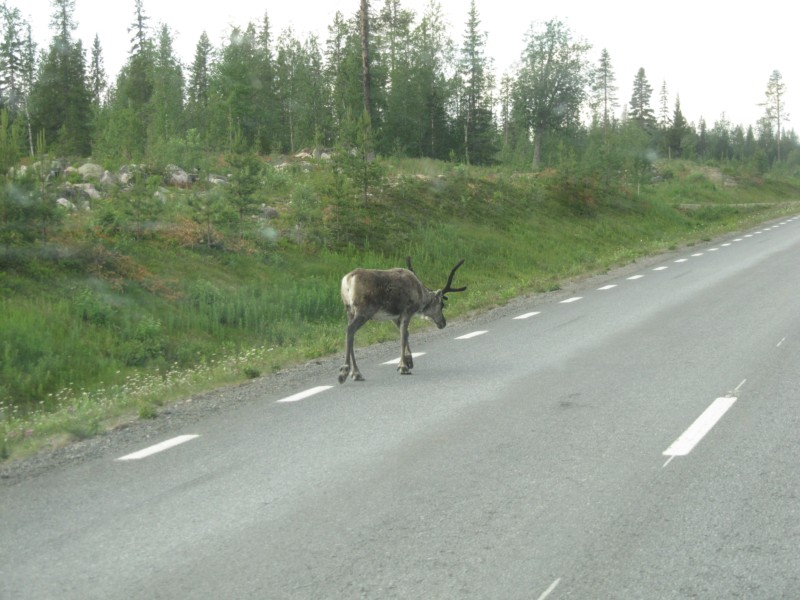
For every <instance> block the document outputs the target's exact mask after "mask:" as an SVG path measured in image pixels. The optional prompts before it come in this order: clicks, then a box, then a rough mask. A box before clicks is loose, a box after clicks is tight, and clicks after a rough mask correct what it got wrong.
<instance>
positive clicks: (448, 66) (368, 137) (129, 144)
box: [0, 0, 800, 173]
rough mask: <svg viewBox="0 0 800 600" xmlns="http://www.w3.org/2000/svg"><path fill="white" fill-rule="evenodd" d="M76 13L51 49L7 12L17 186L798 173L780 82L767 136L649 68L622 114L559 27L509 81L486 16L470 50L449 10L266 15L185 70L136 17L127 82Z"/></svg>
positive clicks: (534, 42) (4, 141) (533, 43)
mask: <svg viewBox="0 0 800 600" xmlns="http://www.w3.org/2000/svg"><path fill="white" fill-rule="evenodd" d="M79 1H80V0H52V3H51V6H52V14H51V31H52V41H51V42H50V44H49V46H47V47H40V46H39V44H38V43H37V40H34V39H33V38H32V34H31V27H30V24H29V23H27V22H26V21H25V19H24V18H23V16H22V14H21V12H20V11H19V9H16V8H9V7H7V6H5V5H0V9H2V15H1V16H2V18H1V19H0V40H1V43H0V102H1V103H2V107H1V113H0V115H1V116H2V120H1V121H0V169H2V172H3V173H5V172H7V170H8V168H9V167H11V166H13V165H14V164H16V163H18V162H19V161H20V160H25V159H26V157H35V156H37V155H45V154H49V155H51V156H53V155H57V156H64V157H86V156H93V157H94V158H95V160H98V161H103V162H105V163H107V164H111V165H113V164H116V165H119V164H124V163H129V162H146V163H149V164H168V163H175V164H181V165H183V166H185V167H196V166H198V163H199V162H200V158H199V156H200V155H201V154H206V155H207V154H208V153H209V152H211V153H213V152H220V153H223V152H227V151H230V150H231V148H232V147H233V146H234V145H235V144H239V145H244V146H245V147H247V149H248V150H249V151H253V152H255V153H258V154H262V155H267V154H286V153H295V152H297V151H298V150H299V149H301V148H334V147H337V146H338V147H350V148H352V147H354V146H355V147H360V148H364V149H366V150H368V152H369V153H370V154H378V155H383V156H403V157H428V158H434V159H440V160H449V161H456V162H461V163H467V164H490V163H503V164H507V165H509V166H512V167H518V168H540V167H547V166H554V167H558V166H559V165H561V164H563V163H564V162H565V161H569V163H570V164H584V165H587V164H595V163H598V162H600V163H602V164H603V166H604V168H606V169H608V168H611V169H616V170H617V171H618V170H619V169H625V170H627V171H630V172H635V171H636V170H637V169H641V168H643V165H646V163H647V162H648V157H652V156H661V157H682V158H686V159H690V160H700V161H703V160H715V161H737V162H740V163H741V164H742V165H744V166H746V167H748V168H752V169H753V170H755V171H757V172H764V171H765V170H767V169H770V168H772V167H773V166H775V165H776V164H781V165H783V164H787V163H788V164H790V165H795V166H796V165H797V164H798V163H800V152H799V151H798V139H797V136H796V134H795V133H794V131H792V130H789V131H786V130H785V122H786V121H787V118H788V115H786V114H785V108H784V104H783V99H784V94H785V85H784V83H783V81H782V78H781V75H780V73H779V72H778V71H774V72H773V73H772V74H765V79H767V78H768V83H767V85H766V89H765V96H764V115H763V118H762V119H760V120H759V122H758V123H756V124H753V125H748V126H744V125H741V124H733V123H730V122H728V121H726V120H725V119H724V117H723V118H720V120H718V121H716V122H714V123H713V124H711V125H708V124H707V123H706V122H705V121H704V120H701V121H700V122H699V123H697V124H694V123H689V122H687V120H686V119H685V118H684V116H683V114H682V112H681V108H680V99H679V98H675V100H674V102H672V101H670V99H669V95H668V90H667V83H666V82H664V83H663V85H662V86H661V88H660V93H659V94H657V97H656V99H655V100H654V98H653V87H652V85H651V83H650V82H649V81H648V80H647V76H646V71H645V68H644V66H643V67H642V68H641V69H640V70H639V71H638V72H637V73H636V74H635V76H634V91H633V94H632V97H631V98H630V99H622V98H619V97H618V95H617V90H618V88H617V86H616V78H617V74H616V73H615V72H614V68H613V62H612V60H613V57H610V56H609V54H608V52H606V51H605V50H603V51H601V52H600V53H599V59H598V60H597V61H596V62H594V61H592V60H591V59H590V52H591V51H592V48H591V46H590V45H589V44H587V43H586V42H585V41H583V40H582V39H580V38H579V37H578V36H577V35H576V34H575V33H574V32H572V31H570V30H569V28H568V27H567V26H566V25H565V24H563V23H562V22H560V21H558V20H553V21H549V22H545V23H534V24H532V25H531V27H530V30H529V32H528V34H527V36H526V39H525V40H524V42H525V43H524V50H523V52H522V54H521V56H520V61H519V63H518V65H519V66H518V67H517V70H516V72H514V73H508V74H504V75H503V76H502V78H501V79H500V80H499V81H498V80H497V78H496V76H495V74H494V68H493V61H492V58H491V57H489V56H487V54H486V39H487V38H486V34H485V33H484V32H483V31H482V30H481V21H480V15H479V13H478V11H477V9H476V6H475V2H474V0H473V2H471V4H470V8H469V11H468V17H467V21H466V23H465V24H464V29H463V34H462V35H461V36H460V39H456V40H454V39H453V38H452V37H451V35H450V32H448V31H447V30H446V28H445V26H444V24H443V23H444V18H443V14H442V12H441V7H440V6H439V5H438V4H437V3H435V2H432V3H431V4H430V5H429V6H428V8H427V9H426V11H425V12H424V14H422V15H417V14H415V13H414V12H413V11H411V10H408V9H406V8H404V7H403V6H402V4H401V1H400V0H381V1H380V2H379V1H378V0H374V1H373V3H372V6H369V8H368V10H367V11H366V12H364V11H363V9H362V6H364V7H367V6H368V4H369V3H368V2H366V0H362V2H361V3H360V4H361V5H359V3H358V2H356V0H353V4H354V6H353V15H351V16H346V15H343V14H341V13H337V14H336V15H335V17H334V20H333V22H332V23H331V24H330V25H329V27H328V31H327V36H326V37H325V39H324V40H323V39H319V38H318V37H316V36H313V35H309V36H308V37H306V38H305V39H299V38H298V37H297V36H296V35H295V33H294V32H293V31H292V30H291V29H289V30H285V31H283V32H281V33H280V34H279V35H277V36H275V34H274V32H273V31H272V29H271V27H270V20H269V14H268V12H266V13H265V14H264V16H263V19H262V20H261V22H257V23H252V22H250V23H247V24H244V25H242V26H236V27H233V28H231V30H230V32H229V34H228V35H227V39H226V40H224V41H223V42H222V43H221V45H220V47H214V46H213V45H212V44H211V42H210V41H209V38H208V36H207V35H206V34H205V33H204V34H203V35H201V37H200V39H199V40H198V41H197V45H196V51H195V54H194V58H193V60H192V62H191V64H188V65H184V64H181V61H180V60H179V59H178V58H177V57H176V55H175V52H174V49H173V35H172V31H171V29H170V27H169V25H168V24H159V25H158V26H153V25H152V24H151V23H150V19H149V18H148V15H147V13H146V9H145V6H144V2H143V0H135V1H134V11H133V14H131V24H130V27H129V29H128V32H127V33H128V35H129V37H130V40H131V46H130V53H129V56H128V58H127V61H126V62H125V64H124V65H123V67H122V68H121V70H120V72H119V73H117V74H109V73H107V72H106V71H105V69H104V62H103V49H102V48H101V46H100V43H99V38H98V37H95V39H94V41H93V44H92V45H91V47H88V48H87V47H85V46H84V42H83V41H82V40H80V39H76V38H75V35H74V32H75V30H76V22H75V17H74V12H75V4H76V2H79ZM362 15H363V16H365V17H366V18H362ZM122 34H123V32H120V35H122ZM720 110H721V113H720V114H724V107H720Z"/></svg>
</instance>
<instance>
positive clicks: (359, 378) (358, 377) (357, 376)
mask: <svg viewBox="0 0 800 600" xmlns="http://www.w3.org/2000/svg"><path fill="white" fill-rule="evenodd" d="M353 381H364V376H363V375H362V374H361V373H353Z"/></svg>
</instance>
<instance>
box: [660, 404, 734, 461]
mask: <svg viewBox="0 0 800 600" xmlns="http://www.w3.org/2000/svg"><path fill="white" fill-rule="evenodd" d="M734 402H736V398H735V397H734V396H725V397H724V398H717V399H716V400H714V402H712V403H711V406H709V407H708V408H707V409H705V411H703V414H702V415H700V416H699V417H697V420H696V421H695V422H694V423H692V424H691V425H690V426H689V428H688V429H687V430H686V431H684V432H683V433H682V434H681V436H680V437H679V438H678V439H677V440H675V441H674V442H673V443H672V445H671V446H670V447H669V448H667V449H666V450H664V452H663V454H664V456H672V457H674V456H686V455H687V454H689V452H691V451H692V449H693V448H694V447H695V446H696V445H697V444H698V443H699V442H700V440H702V439H703V438H704V437H705V435H706V434H707V433H708V432H709V431H711V429H712V427H714V425H716V424H717V421H719V420H720V419H721V418H722V416H723V415H724V414H725V413H726V412H728V409H729V408H730V407H731V406H733V403H734Z"/></svg>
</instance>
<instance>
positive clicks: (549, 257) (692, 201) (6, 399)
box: [0, 161, 800, 459]
mask: <svg viewBox="0 0 800 600" xmlns="http://www.w3.org/2000/svg"><path fill="white" fill-rule="evenodd" d="M394 169H395V170H394V172H393V173H392V174H391V176H390V177H389V178H388V180H387V181H388V182H389V183H387V184H386V185H385V186H384V187H383V188H382V189H381V190H380V192H379V193H375V194H374V195H373V196H372V197H370V199H369V200H368V202H367V203H366V205H364V206H358V207H355V208H354V207H344V206H343V205H342V204H341V203H338V204H337V203H336V202H333V201H331V200H330V198H329V197H328V193H327V192H325V191H324V190H326V189H328V188H326V185H325V184H326V182H325V181H324V180H322V179H321V176H320V175H319V174H314V173H311V174H307V173H297V174H295V175H294V176H292V177H291V178H286V177H284V178H282V179H281V181H280V185H274V186H273V189H272V192H273V194H274V196H273V197H272V198H271V199H270V200H271V203H272V204H273V205H274V206H275V207H276V208H277V212H278V213H279V216H278V217H277V218H274V219H272V220H271V221H269V222H268V223H262V224H261V225H259V227H261V229H262V230H263V238H264V240H266V242H264V243H263V244H261V245H260V246H253V245H248V244H247V243H244V242H242V243H233V242H229V243H228V244H226V245H225V247H224V248H221V247H218V246H214V247H208V246H206V245H203V244H197V243H195V241H196V239H197V236H198V227H199V225H197V223H196V222H193V221H192V220H191V219H189V218H187V217H186V216H185V208H186V206H187V205H188V202H189V201H190V197H191V196H190V193H188V192H187V194H186V195H185V196H182V195H178V196H176V197H175V198H173V200H172V201H171V208H170V211H169V212H168V213H167V214H164V215H162V217H161V219H162V221H161V222H160V223H159V225H158V226H151V227H149V228H148V229H147V230H146V231H145V230H144V229H143V228H141V227H138V228H136V230H135V235H134V234H131V233H130V232H127V233H126V232H124V231H120V230H119V228H116V229H113V230H112V229H110V228H107V227H106V228H104V227H103V226H102V221H108V220H109V219H108V217H107V214H108V213H107V212H106V213H105V214H106V216H105V217H103V214H104V213H103V212H102V207H101V208H97V209H96V210H93V211H91V212H87V213H78V214H73V215H70V216H69V217H68V219H67V221H66V224H65V225H64V226H63V228H62V229H61V231H60V232H59V234H58V236H57V237H56V239H53V240H51V241H50V242H49V243H48V244H47V245H46V246H41V247H39V248H37V249H35V255H34V256H32V257H29V259H26V260H25V261H24V268H19V269H9V270H7V271H4V272H0V292H2V295H1V296H0V451H1V452H0V453H1V454H2V457H3V458H4V459H7V458H9V457H11V458H14V457H21V456H25V455H26V454H30V453H31V452H35V451H37V450H39V449H41V448H43V447H47V446H51V447H52V446H56V445H62V444H65V443H68V442H69V441H71V440H74V439H80V438H84V437H87V436H91V435H95V434H97V433H99V432H102V431H105V430H107V429H109V428H113V427H114V426H116V425H118V424H120V423H122V422H125V421H129V420H131V419H133V418H152V417H155V416H157V414H158V409H159V407H160V406H163V405H165V404H168V403H170V402H172V401H174V400H177V399H180V398H182V397H186V396H189V395H191V394H195V393H198V392H200V391H204V390H208V389H213V388H215V387H220V386H225V385H229V384H233V383H236V382H240V381H243V380H245V379H247V378H254V377H259V376H263V375H267V374H269V373H271V372H275V371H277V370H280V369H281V368H284V367H286V366H289V365H291V364H296V363H298V362H302V361H306V360H309V359H312V358H314V357H320V356H327V355H330V354H332V353H337V352H340V351H341V346H342V344H343V328H344V322H345V318H344V314H343V310H342V307H341V301H340V299H339V295H338V288H339V280H340V278H341V276H342V275H343V274H344V273H345V272H347V271H349V270H350V269H352V268H354V267H356V266H366V267H378V268H384V267H385V268H388V267H392V266H403V265H404V264H405V261H404V257H405V256H406V255H411V256H412V257H413V260H414V266H415V269H416V271H417V273H419V275H420V277H421V278H422V279H423V282H424V283H426V284H427V285H429V286H431V287H437V286H441V285H443V284H444V281H443V279H444V277H446V275H447V273H448V271H449V269H450V268H451V267H452V265H453V264H454V263H455V261H456V260H457V259H459V258H461V257H466V259H467V262H466V265H465V266H464V267H462V269H461V270H460V271H459V274H458V279H459V281H458V284H459V285H468V286H469V292H468V293H467V294H459V295H456V296H453V298H452V301H451V302H450V303H449V305H448V310H447V314H448V318H450V319H452V318H455V317H458V316H459V315H463V314H466V313H468V312H471V311H475V310H481V309H485V308H488V307H492V306H496V305H498V304H502V303H504V302H506V301H508V300H509V299H511V298H513V297H516V296H518V295H521V294H527V293H536V292H542V291H548V290H553V289H557V288H558V287H559V285H560V283H561V282H563V281H564V280H567V279H570V278H574V277H577V276H582V275H585V274H591V273H600V272H603V271H605V270H608V269H609V268H611V267H614V266H619V265H623V264H626V263H629V262H631V261H634V260H636V259H637V258H640V257H642V256H646V255H651V254H654V253H658V252H661V251H665V250H669V249H674V248H677V247H680V246H683V245H686V244H693V243H697V242H699V241H702V240H708V239H711V238H712V237H714V236H716V235H719V234H722V233H725V232H728V231H734V230H737V229H741V228H745V227H748V226H751V225H754V224H756V223H759V222H762V221H765V220H768V219H771V218H774V217H778V216H783V215H788V214H796V213H798V212H800V202H798V201H800V182H798V181H792V180H786V179H783V180H776V179H763V180H759V181H740V180H735V179H734V178H733V177H728V178H723V177H722V176H721V175H720V174H719V172H717V171H709V170H700V169H697V168H694V167H691V166H690V165H688V164H682V163H670V164H669V165H668V167H662V169H661V171H662V178H661V179H660V180H659V181H658V183H654V184H652V185H648V186H645V187H644V188H642V191H641V193H640V194H639V195H637V194H636V192H635V190H634V191H626V190H625V188H624V186H620V187H618V188H615V190H614V191H613V193H610V192H609V191H608V190H606V191H605V192H602V193H600V192H598V191H597V189H596V188H595V187H594V186H593V185H592V184H591V182H589V183H587V182H586V181H582V180H579V179H575V180H573V179H570V178H569V177H567V176H563V175H558V174H542V175H539V176H513V175H510V174H504V173H499V172H496V171H492V170H488V169H487V170H484V169H464V168H460V167H454V166H450V165H436V164H432V163H430V162H420V161H407V162H405V163H398V164H397V165H395V166H394ZM440 173H442V175H440ZM348 211H349V212H348ZM29 251H32V250H29ZM419 326H422V325H421V324H419V322H418V324H417V327H419ZM393 337H396V332H395V331H394V327H393V326H392V325H391V324H370V325H369V326H367V327H365V328H364V329H363V330H362V333H360V335H359V339H358V342H359V344H360V345H365V344H369V343H374V342H376V341H380V340H384V339H387V338H393ZM335 376H336V374H335V373H331V381H335Z"/></svg>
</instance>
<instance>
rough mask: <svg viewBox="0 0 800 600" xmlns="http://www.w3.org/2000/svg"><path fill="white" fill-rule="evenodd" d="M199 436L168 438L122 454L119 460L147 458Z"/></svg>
mask: <svg viewBox="0 0 800 600" xmlns="http://www.w3.org/2000/svg"><path fill="white" fill-rule="evenodd" d="M198 437H200V436H199V435H179V436H178V437H174V438H172V439H171V440H167V441H166V442H161V443H160V444H155V445H154V446H150V447H149V448H145V449H144V450H139V451H138V452H133V453H132V454H126V455H125V456H122V457H120V458H118V459H117V460H139V459H141V458H147V457H148V456H152V455H153V454H158V453H159V452H163V451H164V450H169V449H170V448H174V447H175V446H179V445H181V444H184V443H186V442H188V441H190V440H193V439H195V438H198Z"/></svg>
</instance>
